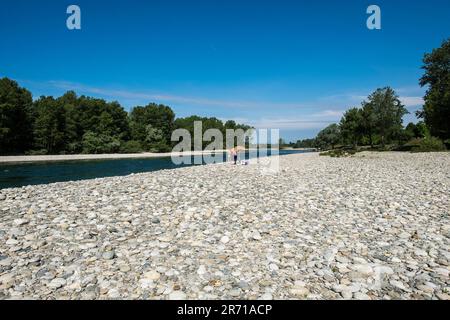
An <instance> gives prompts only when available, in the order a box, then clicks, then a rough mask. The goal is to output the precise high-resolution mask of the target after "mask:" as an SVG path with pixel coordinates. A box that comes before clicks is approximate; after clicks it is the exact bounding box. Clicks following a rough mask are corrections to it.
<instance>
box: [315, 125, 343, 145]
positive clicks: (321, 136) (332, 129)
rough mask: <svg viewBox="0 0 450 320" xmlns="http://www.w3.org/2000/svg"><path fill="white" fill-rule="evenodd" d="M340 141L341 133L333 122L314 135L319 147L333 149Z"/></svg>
mask: <svg viewBox="0 0 450 320" xmlns="http://www.w3.org/2000/svg"><path fill="white" fill-rule="evenodd" d="M340 142H341V133H340V130H339V126H338V125H337V124H336V123H333V124H331V125H329V126H328V127H326V128H325V129H323V130H322V131H320V132H319V133H318V134H317V137H316V144H317V146H318V148H321V149H328V148H331V149H334V147H335V146H336V145H337V144H339V143H340Z"/></svg>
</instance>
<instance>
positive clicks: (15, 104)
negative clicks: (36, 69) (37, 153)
mask: <svg viewBox="0 0 450 320" xmlns="http://www.w3.org/2000/svg"><path fill="white" fill-rule="evenodd" d="M32 104H33V102H32V97H31V93H30V92H29V91H28V90H26V89H24V88H21V87H19V85H18V84H17V82H15V81H12V80H10V79H8V78H3V79H0V154H8V153H23V152H24V151H26V150H28V149H29V147H31V144H32V141H33V112H32Z"/></svg>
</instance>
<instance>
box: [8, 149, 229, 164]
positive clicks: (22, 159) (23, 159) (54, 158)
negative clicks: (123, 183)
mask: <svg viewBox="0 0 450 320" xmlns="http://www.w3.org/2000/svg"><path fill="white" fill-rule="evenodd" d="M214 152H215V153H222V152H227V150H216V151H189V152H176V153H172V152H165V153H152V152H143V153H111V154H67V155H42V156H0V164H2V163H3V164H11V163H30V162H36V163H38V162H60V161H77V160H118V159H148V158H166V157H171V156H172V155H175V156H182V157H189V156H199V155H205V154H211V153H214Z"/></svg>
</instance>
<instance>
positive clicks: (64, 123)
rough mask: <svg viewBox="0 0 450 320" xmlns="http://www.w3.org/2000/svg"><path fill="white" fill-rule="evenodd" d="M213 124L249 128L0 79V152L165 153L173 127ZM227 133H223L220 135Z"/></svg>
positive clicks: (157, 107) (156, 106) (222, 127)
mask: <svg viewBox="0 0 450 320" xmlns="http://www.w3.org/2000/svg"><path fill="white" fill-rule="evenodd" d="M194 121H202V122H203V131H206V130H208V129H209V128H217V129H220V130H221V131H222V132H224V133H225V130H226V129H243V130H248V129H249V128H250V126H247V125H243V124H238V123H235V122H234V121H226V122H222V121H221V120H220V119H217V118H206V117H199V116H190V117H186V118H175V113H174V112H173V110H172V109H171V108H170V107H168V106H165V105H162V104H155V103H149V104H148V105H146V106H137V107H134V108H132V109H131V111H130V112H127V111H125V110H124V108H123V107H122V106H121V105H120V104H119V103H118V102H107V101H105V100H103V99H97V98H92V97H87V96H77V95H76V93H75V92H73V91H69V92H67V93H65V94H64V95H63V96H61V97H59V98H54V97H52V96H42V97H40V98H39V99H37V100H35V101H33V98H32V95H31V93H30V92H29V91H28V90H27V89H25V88H22V87H20V86H19V84H18V83H17V82H15V81H13V80H11V79H8V78H3V79H0V154H2V155H10V154H77V153H89V154H91V153H93V154H99V153H116V152H117V153H134V152H143V151H150V152H167V151H170V150H171V149H172V146H173V145H174V144H175V143H176V142H172V141H171V135H172V131H173V130H175V129H179V128H180V129H181V128H182V129H187V130H188V131H190V132H191V131H192V132H191V133H193V127H194ZM224 136H225V135H224Z"/></svg>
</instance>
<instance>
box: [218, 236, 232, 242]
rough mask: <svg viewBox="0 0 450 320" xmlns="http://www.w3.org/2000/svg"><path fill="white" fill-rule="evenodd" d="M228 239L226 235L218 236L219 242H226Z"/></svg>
mask: <svg viewBox="0 0 450 320" xmlns="http://www.w3.org/2000/svg"><path fill="white" fill-rule="evenodd" d="M229 241H230V238H229V237H228V236H223V237H222V238H220V242H222V243H228V242H229Z"/></svg>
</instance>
